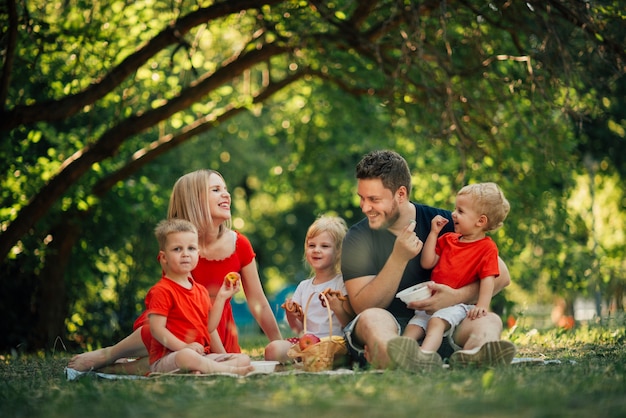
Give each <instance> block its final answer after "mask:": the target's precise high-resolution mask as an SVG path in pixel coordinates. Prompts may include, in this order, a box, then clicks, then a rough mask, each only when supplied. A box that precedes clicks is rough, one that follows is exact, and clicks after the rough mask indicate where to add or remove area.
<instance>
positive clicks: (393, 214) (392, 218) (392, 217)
mask: <svg viewBox="0 0 626 418" xmlns="http://www.w3.org/2000/svg"><path fill="white" fill-rule="evenodd" d="M399 218H400V210H398V202H396V201H395V199H394V200H393V203H392V204H391V211H389V215H388V216H387V214H385V219H384V220H383V221H382V223H381V224H380V226H379V227H377V228H372V229H376V230H383V229H389V228H390V227H391V226H392V225H393V224H395V223H396V221H397V220H398V219H399ZM370 227H371V224H370Z"/></svg>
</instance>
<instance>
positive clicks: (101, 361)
mask: <svg viewBox="0 0 626 418" xmlns="http://www.w3.org/2000/svg"><path fill="white" fill-rule="evenodd" d="M108 363H109V356H108V355H107V350H106V349H105V348H101V349H99V350H95V351H88V352H86V353H82V354H77V355H75V356H74V357H72V358H71V359H70V361H69V362H68V363H67V367H69V368H70V369H74V370H78V371H79V372H88V371H90V370H96V369H99V368H101V367H102V366H105V365H107V364H108Z"/></svg>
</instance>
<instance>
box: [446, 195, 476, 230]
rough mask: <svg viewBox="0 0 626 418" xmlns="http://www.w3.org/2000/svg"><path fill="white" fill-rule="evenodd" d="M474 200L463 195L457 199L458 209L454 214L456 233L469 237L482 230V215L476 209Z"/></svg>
mask: <svg viewBox="0 0 626 418" xmlns="http://www.w3.org/2000/svg"><path fill="white" fill-rule="evenodd" d="M474 206H475V205H474V200H473V199H472V197H471V196H469V195H466V194H463V195H458V196H457V197H456V208H455V209H454V212H452V220H453V221H454V232H456V233H458V234H462V235H469V234H471V233H475V232H476V231H479V230H481V229H482V224H481V214H480V213H478V212H477V211H476V210H475V209H474Z"/></svg>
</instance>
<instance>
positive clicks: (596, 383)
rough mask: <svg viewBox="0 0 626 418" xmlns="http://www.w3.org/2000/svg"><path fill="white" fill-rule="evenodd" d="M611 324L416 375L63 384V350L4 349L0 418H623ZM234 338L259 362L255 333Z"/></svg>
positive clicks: (621, 376)
mask: <svg viewBox="0 0 626 418" xmlns="http://www.w3.org/2000/svg"><path fill="white" fill-rule="evenodd" d="M615 322H616V321H611V323H610V324H609V323H608V322H607V321H604V323H599V324H594V325H590V326H580V327H578V328H576V329H573V330H568V331H566V330H557V329H552V330H545V331H541V332H539V331H536V330H528V329H527V330H522V329H516V330H514V331H512V332H510V333H509V334H506V335H505V336H504V337H505V338H508V339H510V340H511V341H513V342H514V343H515V344H516V345H517V346H518V354H517V356H518V357H534V358H537V357H541V358H545V359H547V360H559V361H560V363H556V362H554V363H550V364H545V365H533V366H520V365H516V366H510V367H507V368H503V369H486V370H449V369H442V370H440V371H436V372H431V373H424V374H408V373H405V372H402V371H384V372H372V371H360V372H357V373H354V374H345V375H315V374H289V375H256V376H251V377H248V378H239V379H237V378H231V377H223V376H222V377H217V376H211V377H181V376H179V377H162V378H154V379H146V380H104V379H97V378H92V377H83V378H81V379H78V380H76V381H67V380H66V379H65V376H64V373H63V369H64V367H65V365H66V364H67V360H68V359H69V357H70V356H71V354H70V353H63V354H57V355H47V354H46V355H44V354H41V355H36V354H30V355H24V356H15V355H10V354H5V355H0V417H89V418H98V417H107V418H110V417H111V418H120V417H150V418H153V417H170V416H172V417H196V416H197V417H231V416H232V417H269V416H276V417H368V418H369V417H385V418H392V417H393V418H395V417H404V416H407V417H408V416H412V417H415V416H417V417H474V416H480V417H624V416H626V347H625V342H626V327H625V324H624V322H623V321H620V323H619V324H616V323H615ZM242 343H243V346H244V347H245V348H246V350H247V352H248V353H249V354H250V355H251V356H253V357H255V358H257V359H260V357H261V356H262V354H261V353H262V348H263V345H264V344H265V341H264V338H263V337H260V336H257V335H244V336H242Z"/></svg>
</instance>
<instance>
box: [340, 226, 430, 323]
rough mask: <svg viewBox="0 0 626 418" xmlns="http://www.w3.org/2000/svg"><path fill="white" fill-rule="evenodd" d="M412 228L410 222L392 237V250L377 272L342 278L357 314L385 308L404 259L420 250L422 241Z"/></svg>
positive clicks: (398, 281)
mask: <svg viewBox="0 0 626 418" xmlns="http://www.w3.org/2000/svg"><path fill="white" fill-rule="evenodd" d="M414 230H415V223H414V222H411V223H410V224H409V226H408V227H407V228H406V229H405V230H404V231H402V233H401V234H400V235H398V236H397V237H396V241H395V243H394V246H393V250H392V252H391V254H390V255H389V258H388V259H387V262H386V263H385V265H384V266H383V268H382V270H381V271H380V272H379V273H378V274H377V275H375V276H372V275H370V276H362V277H357V278H354V279H350V280H346V282H345V285H346V290H347V291H348V296H349V297H350V303H351V304H352V308H353V309H354V311H355V312H356V313H357V314H358V313H361V312H362V311H364V310H365V309H367V308H375V307H378V308H387V306H389V304H390V303H391V301H392V300H393V298H394V297H395V296H396V291H397V289H398V286H399V284H400V280H401V279H402V275H403V274H404V269H405V268H406V265H407V263H408V262H409V260H411V259H412V258H413V257H415V256H417V255H418V254H419V253H420V251H421V250H422V246H423V243H422V241H420V240H419V239H418V238H417V236H416V235H415V232H413V231H414Z"/></svg>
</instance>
